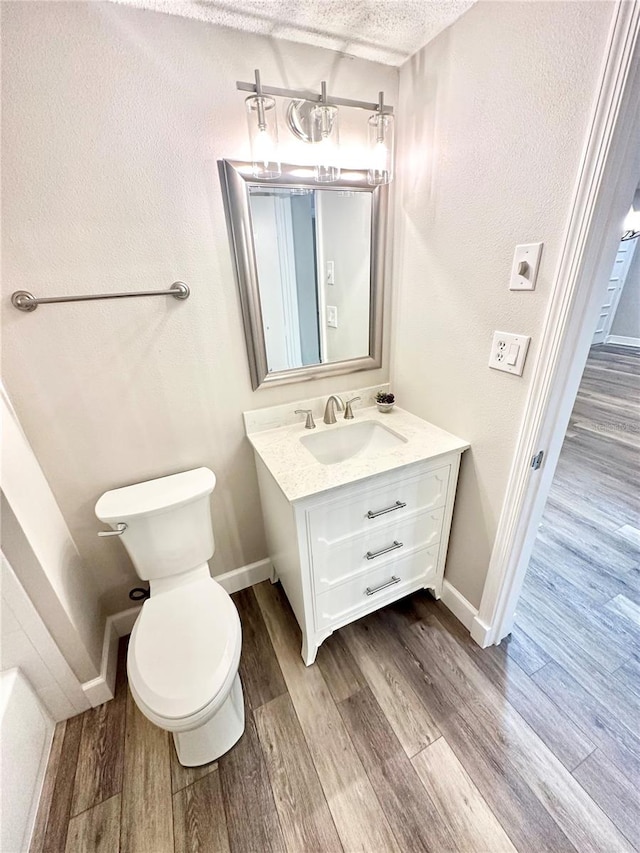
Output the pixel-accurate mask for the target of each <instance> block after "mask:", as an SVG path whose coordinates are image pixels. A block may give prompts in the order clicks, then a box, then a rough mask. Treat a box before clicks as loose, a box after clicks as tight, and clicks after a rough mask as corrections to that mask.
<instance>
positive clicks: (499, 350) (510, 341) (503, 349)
mask: <svg viewBox="0 0 640 853" xmlns="http://www.w3.org/2000/svg"><path fill="white" fill-rule="evenodd" d="M530 341H531V338H530V337H529V336H528V335H514V334H512V333H511V332H494V333H493V343H492V344H491V355H490V356H489V367H492V368H493V369H494V370H504V372H505V373H513V374H515V375H516V376H522V371H523V370H524V361H525V358H526V357H527V350H528V349H529V342H530Z"/></svg>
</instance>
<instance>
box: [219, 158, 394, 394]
mask: <svg viewBox="0 0 640 853" xmlns="http://www.w3.org/2000/svg"><path fill="white" fill-rule="evenodd" d="M219 166H220V173H221V179H222V185H223V190H224V192H223V194H224V196H225V206H226V214H227V224H228V227H229V236H230V240H231V248H232V253H233V257H234V261H235V268H236V276H237V281H238V286H239V289H240V298H241V303H242V313H243V320H244V331H245V337H246V342H247V352H248V356H249V366H250V370H251V382H252V385H253V388H254V389H256V388H260V387H262V386H264V385H266V384H275V383H284V382H299V381H302V380H305V379H313V378H315V377H321V376H330V375H333V374H338V373H351V372H354V371H357V370H371V369H373V368H376V367H380V365H381V363H382V310H383V279H384V267H385V246H386V231H387V206H388V187H387V186H386V185H384V186H376V187H372V186H369V184H367V171H366V169H365V170H353V169H350V170H343V171H342V175H341V179H340V180H339V181H337V182H335V183H332V184H318V183H316V181H315V180H314V174H313V167H309V166H292V165H287V164H284V163H283V164H282V175H281V176H280V177H279V178H278V179H277V180H261V179H259V178H255V177H254V176H253V167H252V164H251V163H245V162H239V161H234V160H223V161H221V162H220V164H219Z"/></svg>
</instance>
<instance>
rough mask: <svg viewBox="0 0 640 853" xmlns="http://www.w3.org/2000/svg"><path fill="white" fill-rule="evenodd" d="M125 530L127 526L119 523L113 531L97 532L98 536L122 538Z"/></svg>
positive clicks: (122, 522)
mask: <svg viewBox="0 0 640 853" xmlns="http://www.w3.org/2000/svg"><path fill="white" fill-rule="evenodd" d="M126 529H127V525H126V524H125V523H124V521H121V522H120V523H119V524H117V525H116V529H115V530H98V536H122V534H123V533H124V532H125V530H126Z"/></svg>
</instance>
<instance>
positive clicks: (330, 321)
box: [327, 305, 338, 329]
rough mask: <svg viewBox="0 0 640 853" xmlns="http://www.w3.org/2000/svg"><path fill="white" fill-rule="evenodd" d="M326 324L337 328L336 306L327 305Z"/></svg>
mask: <svg viewBox="0 0 640 853" xmlns="http://www.w3.org/2000/svg"><path fill="white" fill-rule="evenodd" d="M327 326H330V327H331V328H332V329H337V328H338V306H337V305H327Z"/></svg>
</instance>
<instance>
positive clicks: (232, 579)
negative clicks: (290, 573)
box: [214, 557, 273, 595]
mask: <svg viewBox="0 0 640 853" xmlns="http://www.w3.org/2000/svg"><path fill="white" fill-rule="evenodd" d="M272 571H273V567H272V564H271V560H270V559H269V558H268V557H267V558H266V559H264V560H258V561H257V562H256V563H249V565H247V566H240V568H239V569H233V571H231V572H225V573H224V574H223V575H216V576H215V578H214V580H216V581H218V583H219V584H220V586H222V587H223V588H224V589H225V590H226V591H227V592H228V593H229V595H231V594H232V593H234V592H239V591H240V590H241V589H246V588H247V587H248V586H254V585H255V584H257V583H262V581H266V580H269V579H270V578H271V572H272Z"/></svg>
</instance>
